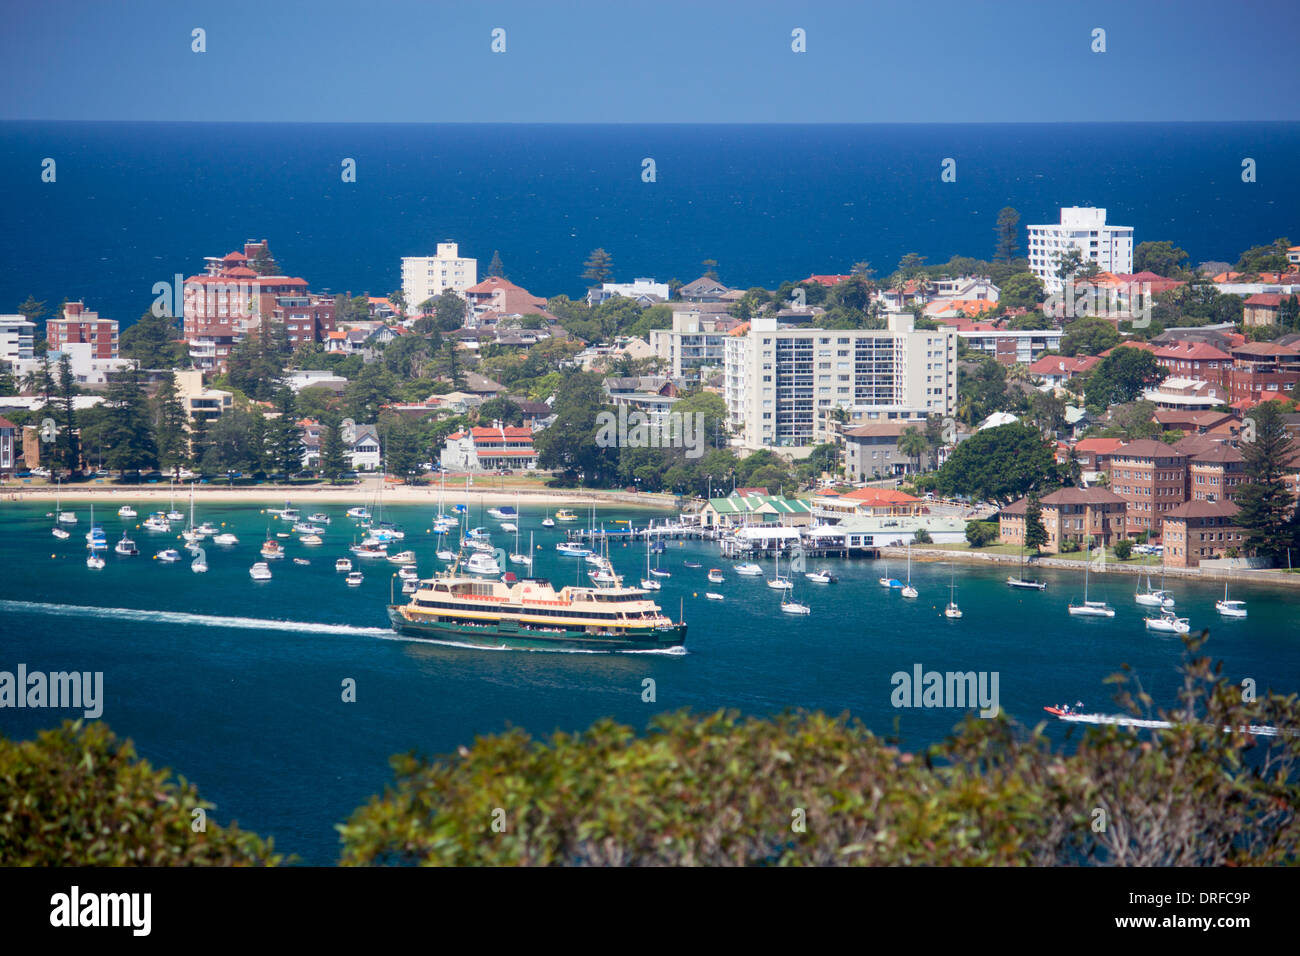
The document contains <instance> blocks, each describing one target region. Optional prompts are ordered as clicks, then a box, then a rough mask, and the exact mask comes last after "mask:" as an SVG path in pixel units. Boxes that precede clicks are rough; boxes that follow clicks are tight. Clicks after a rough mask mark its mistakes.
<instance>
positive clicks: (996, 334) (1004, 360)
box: [957, 328, 1065, 366]
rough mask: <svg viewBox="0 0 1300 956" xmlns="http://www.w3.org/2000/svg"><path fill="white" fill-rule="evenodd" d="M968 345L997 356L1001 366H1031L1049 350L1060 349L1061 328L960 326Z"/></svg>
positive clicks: (1056, 350)
mask: <svg viewBox="0 0 1300 956" xmlns="http://www.w3.org/2000/svg"><path fill="white" fill-rule="evenodd" d="M957 334H958V335H960V336H961V337H962V339H964V340H965V342H966V346H967V347H968V348H970V349H973V350H974V351H976V352H983V353H984V354H985V355H989V356H991V357H992V358H994V359H996V360H997V361H998V363H999V364H1001V365H1007V366H1010V365H1016V364H1020V365H1031V364H1033V362H1034V361H1035V360H1036V359H1039V358H1041V357H1042V355H1043V353H1044V352H1046V351H1048V350H1049V349H1050V350H1051V351H1053V352H1059V351H1060V349H1061V337H1062V336H1063V335H1064V334H1065V333H1064V332H1062V331H1061V330H1060V329H1025V330H1014V329H987V328H971V329H959V330H958V332H957Z"/></svg>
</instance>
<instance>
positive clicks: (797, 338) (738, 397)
mask: <svg viewBox="0 0 1300 956" xmlns="http://www.w3.org/2000/svg"><path fill="white" fill-rule="evenodd" d="M736 331H737V333H739V332H741V330H740V329H737V330H736ZM723 359H724V369H725V372H724V398H725V399H726V402H727V413H728V419H729V421H730V423H731V425H732V427H733V430H734V431H735V432H736V433H737V434H738V435H739V436H740V440H741V443H742V444H743V445H744V446H745V447H747V448H755V449H756V448H764V447H773V446H778V447H797V446H803V445H810V444H815V443H816V442H817V441H818V439H819V437H821V432H823V431H824V430H825V427H826V426H825V424H824V423H825V421H826V420H828V419H829V418H830V417H831V415H832V411H833V409H835V408H843V409H845V410H846V411H847V410H848V409H849V408H857V409H859V410H861V409H862V408H864V407H868V406H877V407H881V408H887V409H893V410H900V409H901V410H908V411H909V412H910V413H912V414H915V415H916V416H918V417H922V418H923V417H924V416H926V415H941V416H942V415H948V414H951V413H952V409H953V406H954V404H955V402H956V396H957V335H956V333H955V332H953V331H951V330H937V331H928V330H927V331H916V330H915V329H914V328H913V318H912V315H911V313H909V312H895V313H891V314H890V315H889V318H888V327H887V328H885V329H815V328H811V329H810V328H782V327H780V326H779V325H778V323H777V320H776V319H774V318H770V317H763V318H758V319H755V320H754V321H753V322H752V323H751V324H750V325H749V327H748V329H747V330H745V331H744V333H743V334H736V335H733V336H730V337H728V338H727V340H726V342H725V345H724V349H723ZM819 421H821V422H823V425H821V426H820V431H819V425H818V422H819Z"/></svg>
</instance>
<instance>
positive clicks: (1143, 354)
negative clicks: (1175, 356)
mask: <svg viewBox="0 0 1300 956" xmlns="http://www.w3.org/2000/svg"><path fill="white" fill-rule="evenodd" d="M1168 374H1169V373H1168V372H1167V371H1166V370H1165V368H1164V366H1162V365H1161V364H1160V362H1159V361H1158V360H1157V359H1156V357H1155V356H1154V355H1152V354H1151V353H1150V352H1147V351H1145V350H1144V349H1135V348H1127V347H1126V348H1117V349H1115V350H1114V351H1113V352H1111V353H1110V354H1109V355H1107V356H1106V357H1105V358H1104V359H1102V360H1101V362H1100V363H1098V364H1097V365H1096V366H1095V367H1094V368H1093V370H1092V371H1091V372H1089V373H1088V378H1087V380H1086V382H1085V385H1084V388H1085V394H1086V395H1087V396H1088V404H1090V405H1093V406H1096V407H1098V408H1105V407H1107V406H1109V405H1114V404H1116V403H1120V402H1131V401H1133V400H1134V399H1137V398H1140V397H1141V395H1142V393H1143V392H1144V391H1145V390H1146V389H1148V388H1150V387H1152V386H1154V385H1158V384H1160V383H1161V382H1163V381H1164V379H1165V376H1166V375H1168Z"/></svg>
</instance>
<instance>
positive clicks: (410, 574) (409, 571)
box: [397, 564, 420, 581]
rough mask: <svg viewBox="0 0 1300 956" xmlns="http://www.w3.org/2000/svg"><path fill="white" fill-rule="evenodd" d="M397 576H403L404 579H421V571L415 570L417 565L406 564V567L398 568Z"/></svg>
mask: <svg viewBox="0 0 1300 956" xmlns="http://www.w3.org/2000/svg"><path fill="white" fill-rule="evenodd" d="M397 576H398V577H399V578H401V579H402V580H403V581H418V580H420V572H419V571H417V570H415V566H414V565H412V564H408V565H405V566H404V567H401V568H398V569H397Z"/></svg>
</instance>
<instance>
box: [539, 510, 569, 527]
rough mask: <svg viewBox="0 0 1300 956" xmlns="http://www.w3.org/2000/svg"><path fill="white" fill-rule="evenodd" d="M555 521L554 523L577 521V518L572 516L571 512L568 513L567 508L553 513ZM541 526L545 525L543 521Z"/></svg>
mask: <svg viewBox="0 0 1300 956" xmlns="http://www.w3.org/2000/svg"><path fill="white" fill-rule="evenodd" d="M555 520H556V521H577V520H578V516H577V515H576V514H574V513H573V512H572V511H570V510H569V509H568V508H561V509H560V510H559V511H557V512H555ZM542 524H546V522H544V521H543V522H542Z"/></svg>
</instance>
